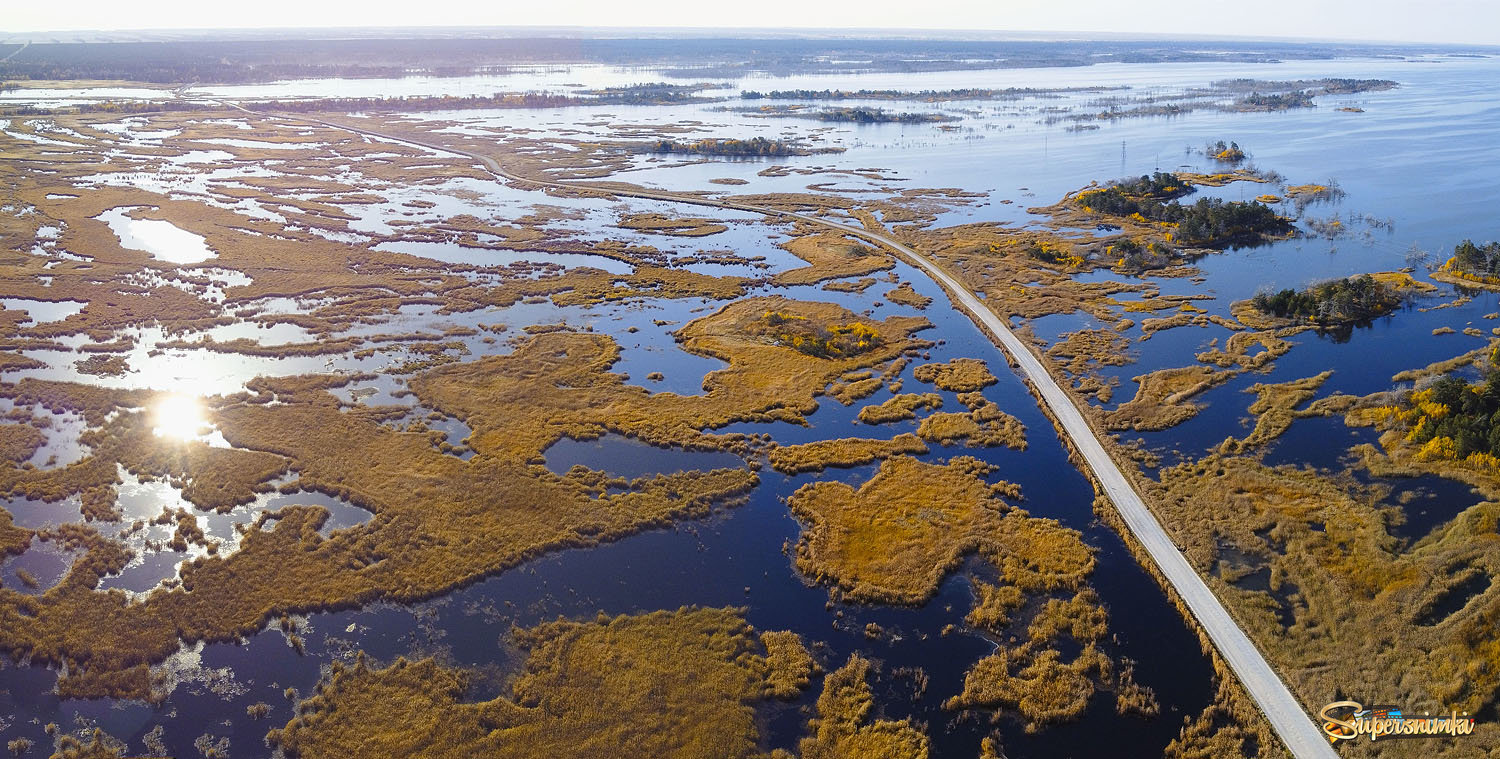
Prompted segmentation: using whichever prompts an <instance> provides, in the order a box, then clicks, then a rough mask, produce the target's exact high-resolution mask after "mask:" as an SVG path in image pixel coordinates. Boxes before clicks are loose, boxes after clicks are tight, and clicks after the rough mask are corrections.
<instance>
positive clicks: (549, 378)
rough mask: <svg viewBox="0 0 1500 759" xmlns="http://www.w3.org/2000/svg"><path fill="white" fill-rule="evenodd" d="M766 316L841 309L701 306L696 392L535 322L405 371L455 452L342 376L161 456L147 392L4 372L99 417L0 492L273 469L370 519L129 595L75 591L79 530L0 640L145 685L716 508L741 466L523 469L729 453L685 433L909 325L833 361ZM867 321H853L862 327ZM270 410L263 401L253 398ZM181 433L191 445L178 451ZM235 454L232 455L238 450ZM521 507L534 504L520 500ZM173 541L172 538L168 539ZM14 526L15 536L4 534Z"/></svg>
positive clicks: (233, 416) (57, 403)
mask: <svg viewBox="0 0 1500 759" xmlns="http://www.w3.org/2000/svg"><path fill="white" fill-rule="evenodd" d="M768 307H774V308H776V309H779V310H781V311H784V312H788V313H794V314H796V315H798V316H800V317H802V318H805V319H806V320H808V321H810V322H814V323H822V322H830V323H841V324H842V323H850V322H852V321H858V317H855V316H854V315H853V314H850V313H848V312H847V311H844V310H843V309H841V308H838V307H836V306H831V305H828V304H808V303H800V302H795V301H788V300H786V299H780V298H771V299H751V300H746V301H740V302H737V303H734V304H731V305H730V306H727V307H725V308H724V309H722V310H721V311H719V312H718V313H715V314H712V315H709V316H705V317H703V318H701V319H698V320H696V321H694V322H692V323H690V324H688V325H685V326H684V327H683V328H682V329H680V330H679V331H678V333H677V335H678V338H679V339H680V340H682V341H683V344H684V348H685V349H687V350H689V351H691V352H695V353H699V354H703V355H712V356H716V357H719V358H721V359H723V360H725V361H726V362H727V363H728V364H729V366H728V367H727V368H725V369H723V370H721V371H718V372H715V373H713V374H711V375H709V377H708V378H707V379H706V380H705V392H704V394H703V395H699V396H686V397H685V396H677V395H674V394H670V393H662V394H657V395H651V394H649V393H648V392H647V391H646V390H645V389H643V388H640V387H637V386H634V385H629V384H626V382H625V380H624V379H623V378H621V377H620V376H619V375H617V374H613V373H611V372H609V371H608V368H609V367H610V365H611V364H613V363H614V362H615V360H616V359H617V358H618V355H619V347H618V346H617V345H616V344H615V343H614V342H613V341H612V340H611V339H609V338H608V337H605V336H603V335H598V334H591V333H576V332H553V333H548V334H542V335H537V336H534V337H531V338H529V339H527V340H526V341H525V342H523V343H522V344H521V345H520V346H519V347H517V348H516V350H515V352H514V353H512V354H510V355H506V356H494V357H487V358H484V359H480V360H478V361H474V362H472V363H466V364H453V365H448V366H444V367H441V368H439V369H435V370H432V371H430V372H427V373H425V374H423V375H420V376H418V377H416V378H414V379H413V380H412V382H411V383H410V386H411V388H412V390H413V391H415V392H416V394H417V395H418V396H419V398H420V399H421V400H422V402H423V403H424V404H426V405H428V406H430V407H432V408H434V409H437V410H439V411H441V412H444V413H446V414H450V415H453V416H457V417H459V418H461V419H463V420H465V421H466V422H467V423H468V424H469V426H470V427H471V428H472V429H473V435H472V436H471V438H470V440H469V441H468V445H469V446H470V447H471V448H472V449H473V450H474V451H475V455H474V457H473V458H472V459H469V460H468V461H464V460H462V459H459V458H457V457H454V456H450V455H447V454H445V453H443V452H441V451H440V450H438V449H437V448H436V447H435V446H434V444H433V439H432V435H433V434H434V433H430V432H423V431H410V432H402V431H397V430H393V429H391V428H390V427H388V426H385V425H384V424H383V422H384V420H385V418H386V417H385V414H386V413H387V411H388V410H385V409H379V408H373V409H360V408H343V407H341V405H340V403H339V402H338V401H337V399H335V397H334V396H332V395H330V394H328V393H327V392H326V389H327V388H330V387H338V386H341V385H343V384H345V383H347V382H349V381H350V379H351V378H350V377H347V376H344V377H306V378H292V379H276V380H268V379H262V380H257V381H255V382H253V383H251V389H252V391H253V392H252V393H249V394H245V395H243V396H240V397H235V398H231V399H224V400H223V401H218V402H215V403H214V406H215V408H214V409H213V411H212V414H211V416H212V417H213V421H214V422H215V423H217V424H218V426H219V429H220V430H221V431H222V432H223V434H224V436H225V437H226V439H228V440H229V441H230V442H231V443H232V444H234V445H235V446H236V447H237V449H236V450H227V449H212V450H210V449H208V448H207V446H201V444H192V445H188V446H184V447H182V448H175V449H171V450H170V451H167V450H163V449H162V448H161V446H159V445H157V444H156V442H155V441H152V440H151V439H150V435H151V433H150V431H149V425H148V424H147V423H146V421H145V418H146V417H145V415H144V414H142V413H120V414H116V415H114V416H111V415H110V412H111V411H112V410H115V409H121V408H126V409H130V408H140V407H143V406H146V405H149V401H150V398H151V396H150V394H142V393H133V392H119V391H109V390H103V389H99V388H92V387H88V386H83V385H70V384H64V383H41V382H36V381H23V382H21V383H18V384H17V385H14V386H6V387H5V394H6V395H9V396H11V397H13V398H16V399H17V400H19V401H21V402H23V403H28V404H30V403H39V404H42V405H44V406H46V407H48V408H55V409H73V410H77V411H80V412H81V413H83V414H84V415H85V416H86V417H88V419H89V420H90V423H91V424H94V425H98V426H99V427H100V429H99V430H98V431H97V432H95V433H90V435H91V436H90V439H89V442H90V444H91V446H92V447H93V452H92V455H90V456H88V457H86V458H84V459H82V460H80V461H78V462H76V463H74V464H71V465H69V466H67V467H63V468H60V469H56V470H38V471H24V470H17V469H13V468H12V469H9V470H3V471H0V479H3V482H0V489H3V490H5V491H8V492H12V493H22V494H32V495H36V496H38V497H45V498H61V497H65V496H66V495H69V494H71V493H75V492H80V491H82V490H84V489H87V488H92V487H97V486H101V485H112V484H114V482H115V477H116V465H117V464H123V465H124V466H126V467H127V469H133V470H138V471H141V472H145V473H154V474H158V475H165V476H168V477H172V478H178V477H183V478H186V479H187V480H188V481H189V482H190V483H191V484H192V485H193V487H192V488H190V489H189V490H188V491H187V493H186V495H187V497H189V498H190V499H197V500H198V502H200V503H201V504H202V505H208V506H210V507H218V506H219V505H221V504H223V503H226V502H231V501H235V500H238V499H240V498H242V497H243V496H244V495H245V494H247V493H253V492H254V491H255V489H257V488H259V487H262V486H263V483H264V482H265V481H266V480H268V479H270V478H271V477H273V476H275V474H276V473H278V472H281V471H283V470H285V469H287V468H291V469H294V470H295V471H296V472H297V473H298V477H299V480H298V481H297V484H296V487H300V488H304V489H308V490H314V491H321V492H326V493H331V494H336V495H339V496H341V497H344V498H346V499H348V500H349V501H351V502H352V503H354V504H356V505H358V506H361V507H363V508H366V509H368V510H370V511H372V512H374V516H373V517H372V518H371V519H370V521H369V522H367V523H366V524H363V525H361V526H359V527H356V528H352V529H349V530H343V531H339V532H336V533H335V534H334V535H333V536H332V537H328V538H324V537H322V536H320V535H319V534H318V532H317V527H318V526H319V525H320V524H322V522H323V520H324V519H326V517H327V513H326V511H324V510H323V509H322V508H320V507H289V508H286V509H283V510H281V511H280V512H279V513H278V514H277V515H276V516H277V517H279V518H277V519H275V521H274V522H270V521H264V519H263V521H262V524H264V525H265V527H266V529H252V530H250V531H248V532H247V533H246V535H245V537H244V539H243V541H242V543H241V546H240V550H239V551H238V552H236V553H234V554H232V555H229V556H227V557H214V558H204V559H197V560H195V561H194V562H192V563H190V564H189V565H187V566H186V567H185V568H184V569H183V570H182V583H181V587H179V588H176V589H171V590H168V589H159V590H157V591H156V592H154V593H152V594H151V595H150V596H148V597H147V598H146V599H145V600H143V601H138V602H131V601H130V600H129V599H128V598H127V597H126V596H125V595H124V594H122V593H120V592H118V591H112V592H105V591H100V590H96V589H95V586H96V583H97V582H98V578H99V577H100V576H101V575H103V574H105V573H106V572H108V571H118V569H119V568H120V567H122V566H123V564H124V560H125V558H126V557H125V556H124V555H123V549H122V548H119V547H118V545H117V544H115V543H113V542H112V541H108V540H104V539H102V538H101V539H92V540H91V541H90V542H89V544H88V551H89V555H88V557H86V559H85V560H84V561H81V562H80V563H79V564H77V565H75V567H74V568H73V570H72V572H70V573H69V575H68V576H67V577H65V578H64V580H63V581H62V582H60V583H59V584H58V585H57V586H55V587H54V588H52V589H50V590H48V591H47V592H46V593H44V594H42V595H40V596H34V597H33V596H25V595H23V594H19V593H17V592H15V591H12V590H8V589H0V646H3V648H4V649H5V650H7V651H9V652H12V653H15V654H17V655H27V656H30V657H32V659H33V660H34V661H36V662H44V661H45V662H53V663H58V664H62V663H66V664H67V665H68V667H69V671H68V677H66V678H63V681H62V683H61V684H60V685H59V687H60V688H61V689H63V690H66V691H67V692H69V693H74V694H78V695H102V694H103V693H104V692H106V691H105V690H100V691H91V690H90V689H91V688H101V689H107V692H109V693H112V694H115V695H120V696H128V697H135V698H147V697H149V696H150V693H149V692H148V688H149V685H150V683H149V678H146V677H138V676H132V677H129V678H122V677H115V676H114V674H115V673H129V672H140V673H141V674H142V675H144V674H145V665H146V664H147V663H152V662H156V661H160V660H161V659H162V658H164V657H166V656H167V655H169V654H171V653H172V652H174V651H176V650H177V649H178V646H179V645H180V641H181V640H182V639H187V640H198V639H206V640H216V641H217V640H232V639H235V638H236V637H238V636H240V635H244V634H248V633H250V632H252V631H254V630H256V629H258V628H259V627H260V626H261V625H262V624H263V623H264V621H265V620H266V619H268V618H273V617H275V616H277V615H279V614H282V613H299V612H302V611H311V610H317V609H328V608H340V607H345V606H350V605H356V604H362V603H367V602H370V601H374V600H377V599H386V600H390V601H394V602H409V601H414V600H417V599H420V598H426V597H431V596H433V595H436V594H438V593H441V592H443V591H445V590H447V589H448V588H451V587H453V586H455V585H457V584H461V583H464V582H469V581H472V580H474V579H475V578H478V577H482V576H484V575H486V574H490V573H493V572H496V571H500V570H502V569H505V568H507V567H510V566H514V565H515V564H516V563H519V562H520V561H523V560H525V559H526V558H529V557H532V556H535V555H537V554H539V553H541V552H543V551H547V550H552V549H556V548H561V547H565V546H581V545H591V544H594V543H597V542H600V541H604V540H610V539H613V538H617V537H620V536H622V535H626V534H629V533H632V532H635V531H638V530H641V529H645V528H649V527H653V526H659V525H662V524H666V523H668V522H670V521H672V520H675V519H683V518H692V517H696V516H702V515H704V514H706V513H708V511H709V509H710V508H711V507H712V506H713V505H714V504H722V503H732V502H734V501H735V499H737V498H738V497H739V496H740V495H741V494H742V493H744V492H745V491H746V490H747V489H749V488H750V487H751V486H752V485H753V484H754V483H755V481H756V479H755V476H754V475H753V474H752V473H751V472H749V471H748V470H746V469H721V470H716V471H714V472H709V473H674V474H669V475H666V476H662V477H658V478H655V479H643V480H639V481H636V482H635V483H632V484H630V485H629V486H628V487H627V488H626V489H625V490H624V491H618V492H606V485H605V479H607V478H603V476H602V474H601V473H597V472H596V473H589V472H586V471H584V472H578V471H575V472H572V473H569V474H568V475H566V476H562V477H558V476H555V475H551V474H550V473H547V472H545V471H544V470H541V469H540V468H539V467H536V466H535V464H536V463H539V462H540V460H541V451H543V450H544V449H545V448H546V447H547V446H548V445H550V444H551V443H552V442H555V441H556V440H558V439H559V438H561V437H563V436H573V437H577V438H582V439H591V438H595V437H598V436H600V435H602V434H605V433H607V432H617V433H619V434H623V435H627V436H631V437H635V438H638V439H641V440H644V441H647V442H650V443H653V444H657V445H681V446H686V447H689V448H699V449H703V448H719V449H727V450H738V451H742V452H748V450H749V444H748V442H747V441H746V440H745V439H744V437H743V436H725V435H715V434H712V433H711V432H706V430H712V429H713V428H715V427H720V426H724V425H727V424H731V423H734V422H739V421H752V420H772V419H786V420H800V419H801V418H802V415H803V414H806V413H810V412H811V411H812V410H813V409H815V408H816V400H815V398H816V393H818V392H819V391H820V390H821V389H822V388H824V387H826V386H827V384H828V383H829V382H830V381H832V380H834V379H835V378H837V377H840V376H843V375H845V374H847V373H848V372H851V371H854V370H857V369H860V368H864V367H868V366H873V365H875V364H879V363H882V362H885V361H889V360H890V359H891V358H893V357H894V356H896V355H899V353H900V352H901V351H903V350H905V349H906V348H907V347H908V346H909V340H910V337H909V335H910V331H911V330H913V329H916V328H918V327H920V326H922V324H924V322H923V321H922V320H919V319H900V318H892V319H890V320H888V321H886V322H867V326H868V327H869V328H870V329H871V330H875V331H878V332H879V333H880V334H882V335H883V336H884V342H883V344H882V347H880V348H878V349H875V350H872V351H870V352H867V353H865V354H862V355H859V356H857V357H853V358H840V359H831V358H818V357H815V356H810V355H806V354H804V353H801V352H799V351H796V350H794V349H792V348H789V347H785V346H778V345H775V344H772V343H769V342H767V341H765V340H764V338H762V337H760V336H758V335H757V334H755V332H754V331H753V330H751V329H749V328H748V327H749V326H750V325H753V324H758V323H759V321H760V318H761V314H763V313H764V312H765V310H766V309H767V308H768ZM861 323H866V322H861ZM273 399H274V400H276V401H278V403H277V404H270V403H269V401H271V400H273ZM198 446H201V447H198ZM241 449H242V450H241ZM536 504H547V509H546V510H545V511H540V512H539V511H537V510H536ZM188 537H191V536H185V537H184V540H186V539H187V538H188ZM18 539H19V538H18Z"/></svg>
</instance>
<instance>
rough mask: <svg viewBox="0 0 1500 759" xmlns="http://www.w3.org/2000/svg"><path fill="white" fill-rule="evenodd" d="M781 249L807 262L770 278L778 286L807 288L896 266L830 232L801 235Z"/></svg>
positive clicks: (877, 254) (889, 259)
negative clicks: (805, 286) (803, 286)
mask: <svg viewBox="0 0 1500 759" xmlns="http://www.w3.org/2000/svg"><path fill="white" fill-rule="evenodd" d="M781 247H783V248H785V249H786V250H787V252H789V253H791V254H792V255H794V256H796V257H798V258H800V259H802V260H804V261H806V262H807V264H808V265H807V266H802V267H799V268H796V269H788V270H786V271H783V272H781V273H779V274H777V275H776V276H775V277H773V278H772V280H771V281H772V282H774V283H775V284H778V285H810V284H814V283H817V282H822V281H823V280H825V279H841V278H843V277H857V276H860V275H863V274H869V273H870V272H873V271H880V270H882V269H889V268H891V267H892V266H895V262H893V261H892V260H891V258H890V257H889V256H887V255H885V254H884V253H881V252H880V251H879V250H876V249H875V248H871V247H870V246H868V245H866V244H864V243H862V242H859V241H856V240H853V239H850V238H848V237H844V236H843V235H839V234H834V233H831V232H815V233H811V234H802V235H801V236H799V237H795V238H793V239H791V240H790V241H788V242H785V243H782V245H781Z"/></svg>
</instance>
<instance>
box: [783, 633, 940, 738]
mask: <svg viewBox="0 0 1500 759" xmlns="http://www.w3.org/2000/svg"><path fill="white" fill-rule="evenodd" d="M869 670H870V661H869V660H868V659H866V658H864V657H862V656H860V655H859V654H857V653H856V654H853V655H851V656H850V657H849V661H848V663H847V664H845V665H844V666H842V667H840V668H838V669H837V670H835V671H834V672H832V673H831V674H829V675H828V677H827V678H825V679H824V681H823V693H822V694H821V695H819V696H818V716H817V718H816V719H814V720H813V721H812V722H811V723H810V724H809V725H808V728H809V732H811V733H812V734H811V735H809V736H808V737H806V738H803V739H802V742H801V745H800V746H799V747H798V748H799V749H800V751H801V757H802V759H927V755H928V751H929V750H930V746H929V742H928V740H927V736H926V735H924V734H923V733H922V731H921V730H919V729H917V727H916V726H915V725H913V724H912V723H911V721H910V720H900V721H895V720H886V719H877V720H871V719H870V712H871V711H872V710H873V708H874V699H873V698H872V696H871V693H870V684H869V681H868V679H867V678H868V673H869ZM772 759H792V758H791V757H790V756H788V755H786V754H785V753H784V752H778V753H777V754H776V755H774V756H773V757H772Z"/></svg>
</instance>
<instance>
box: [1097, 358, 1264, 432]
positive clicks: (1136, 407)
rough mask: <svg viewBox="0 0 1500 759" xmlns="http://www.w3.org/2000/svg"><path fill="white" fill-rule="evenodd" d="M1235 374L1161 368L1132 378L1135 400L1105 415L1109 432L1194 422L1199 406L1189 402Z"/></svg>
mask: <svg viewBox="0 0 1500 759" xmlns="http://www.w3.org/2000/svg"><path fill="white" fill-rule="evenodd" d="M1234 374H1235V373H1234V372H1233V371H1215V370H1214V369H1212V368H1209V367H1207V366H1184V367H1181V368H1176V369H1159V370H1157V371H1154V372H1151V373H1150V374H1143V375H1141V376H1139V377H1135V378H1134V379H1133V381H1134V382H1136V383H1137V384H1138V385H1140V387H1138V388H1137V389H1136V391H1135V397H1134V398H1131V399H1130V400H1129V401H1126V402H1125V403H1122V404H1120V405H1119V406H1118V407H1117V408H1116V409H1115V410H1113V411H1109V412H1106V413H1104V415H1103V421H1104V426H1105V428H1106V429H1111V430H1142V431H1144V430H1164V429H1166V428H1168V427H1172V426H1174V425H1177V424H1181V423H1182V422H1185V421H1187V420H1188V419H1191V418H1192V417H1194V416H1196V415H1197V414H1198V407H1197V406H1195V405H1193V404H1192V403H1191V402H1190V399H1191V398H1192V397H1193V396H1195V395H1197V394H1199V393H1201V392H1203V391H1204V390H1207V389H1209V388H1211V387H1214V386H1215V385H1219V384H1222V383H1224V382H1227V381H1229V379H1230V378H1231V377H1233V376H1234Z"/></svg>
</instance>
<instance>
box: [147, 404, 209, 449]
mask: <svg viewBox="0 0 1500 759" xmlns="http://www.w3.org/2000/svg"><path fill="white" fill-rule="evenodd" d="M151 417H152V419H151V424H152V427H151V431H152V432H154V433H156V435H157V436H158V437H164V438H169V439H171V440H179V441H181V440H192V439H194V438H197V437H199V436H200V435H202V434H203V433H204V432H205V431H206V429H207V427H208V422H207V421H206V420H205V419H204V418H203V402H202V401H201V400H200V399H199V398H195V397H193V396H190V395H166V396H162V397H161V398H160V399H158V400H157V401H156V404H155V405H154V406H152V408H151Z"/></svg>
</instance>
